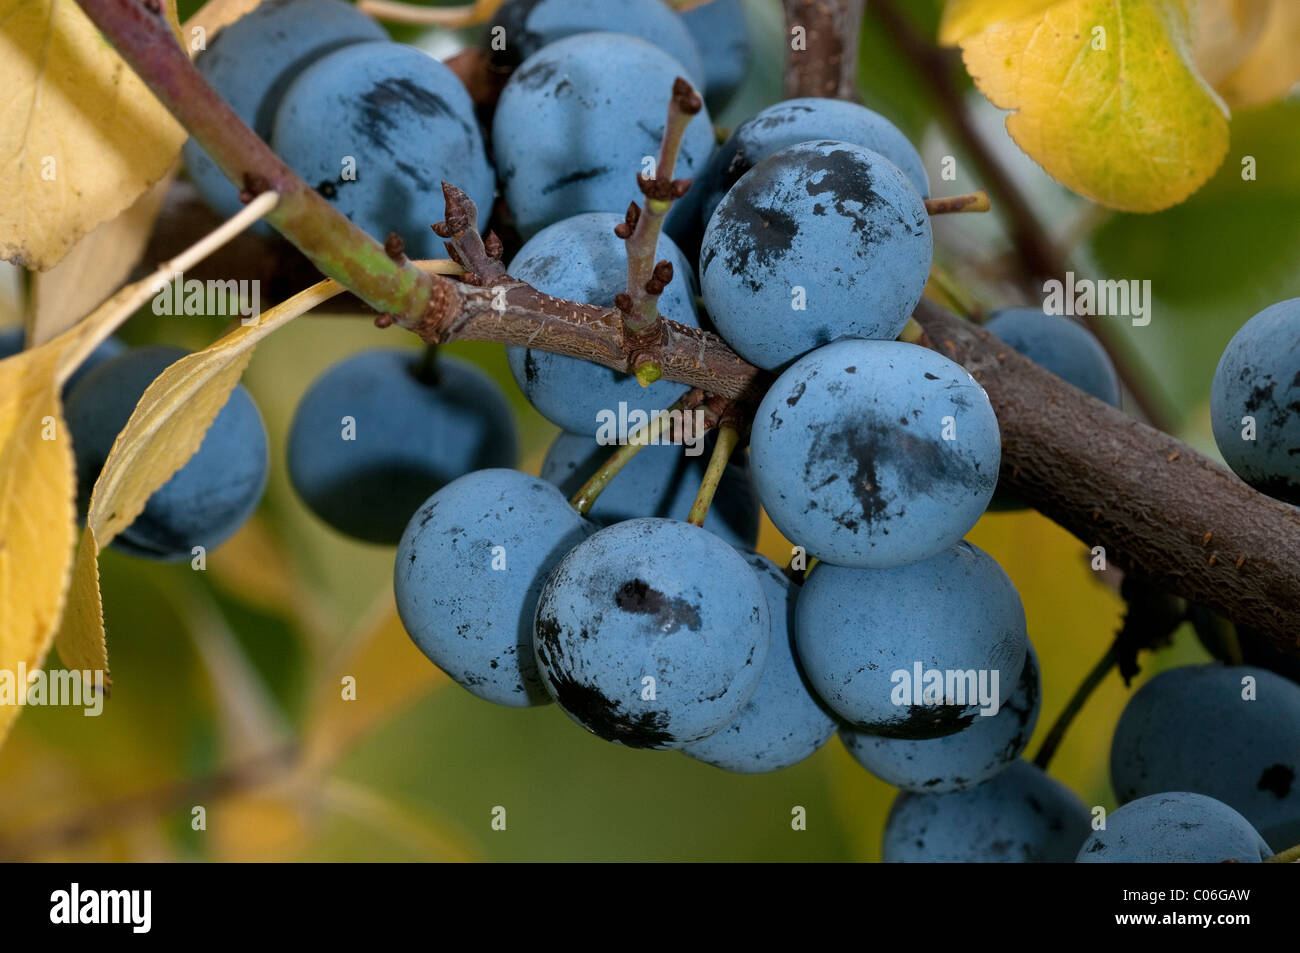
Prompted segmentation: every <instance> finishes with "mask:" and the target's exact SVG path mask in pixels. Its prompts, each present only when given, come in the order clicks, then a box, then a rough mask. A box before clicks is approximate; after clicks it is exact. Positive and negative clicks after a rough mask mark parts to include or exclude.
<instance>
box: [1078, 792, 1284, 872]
mask: <svg viewBox="0 0 1300 953" xmlns="http://www.w3.org/2000/svg"><path fill="white" fill-rule="evenodd" d="M1272 856H1273V851H1271V850H1269V846H1268V844H1266V843H1264V838H1262V837H1260V836H1259V832H1258V831H1256V830H1255V828H1253V827H1251V826H1250V821H1248V820H1246V819H1245V818H1244V817H1242V816H1241V815H1240V814H1238V813H1237V812H1236V811H1234V810H1233V809H1232V808H1230V807H1228V805H1226V804H1224V803H1223V802H1222V801H1216V800H1215V799H1214V798H1212V797H1206V796H1205V795H1203V794H1191V793H1188V792H1186V791H1169V792H1165V793H1162V794H1151V795H1148V796H1147V797H1144V798H1139V799H1138V800H1136V801H1130V802H1129V803H1128V804H1125V805H1124V806H1123V807H1121V808H1119V809H1118V810H1115V811H1112V812H1111V813H1110V816H1109V817H1107V818H1106V829H1105V830H1100V831H1093V832H1092V834H1091V835H1090V836H1089V837H1088V840H1087V842H1086V843H1085V844H1084V845H1083V846H1082V847H1081V848H1079V854H1078V857H1077V861H1078V862H1079V863H1081V864H1221V863H1238V864H1258V863H1261V862H1262V861H1264V860H1266V859H1267V858H1269V857H1272Z"/></svg>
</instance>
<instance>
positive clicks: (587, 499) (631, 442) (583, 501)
mask: <svg viewBox="0 0 1300 953" xmlns="http://www.w3.org/2000/svg"><path fill="white" fill-rule="evenodd" d="M688 393H689V391H688ZM683 403H684V400H683V399H682V398H679V399H678V400H677V401H676V402H675V403H674V404H673V405H672V406H671V407H669V408H668V409H667V410H665V411H663V412H662V413H660V414H659V415H658V416H656V417H655V418H654V419H653V420H651V421H650V422H649V423H648V424H646V425H645V426H643V427H638V428H637V429H636V430H634V431H633V432H632V433H630V434H629V435H628V438H627V443H625V444H622V445H620V446H619V448H618V449H617V450H615V451H614V453H613V454H612V455H611V456H610V458H609V459H608V460H606V461H605V462H604V463H603V464H601V466H600V469H598V470H597V471H596V472H595V473H593V474H592V475H591V478H590V479H589V480H587V482H586V483H584V484H583V485H582V488H581V489H580V490H578V492H577V493H575V494H573V498H572V499H571V500H569V503H570V504H572V506H573V508H574V509H575V510H577V511H578V512H579V513H581V514H582V515H583V516H586V515H587V513H589V512H590V511H591V507H592V506H593V505H594V504H595V502H596V498H597V497H599V496H600V494H601V493H602V492H604V490H605V487H607V486H609V483H610V481H611V480H613V479H614V477H616V476H618V472H619V471H620V470H622V469H623V467H625V466H627V464H628V461H630V460H631V459H632V458H633V457H635V456H636V455H637V454H638V453H640V452H641V448H642V447H646V446H649V445H650V444H652V443H654V442H655V441H656V440H657V439H659V434H660V433H661V432H662V431H663V426H664V422H665V421H667V420H670V419H671V417H670V415H671V413H672V412H673V411H674V410H680V409H681V407H682V405H683Z"/></svg>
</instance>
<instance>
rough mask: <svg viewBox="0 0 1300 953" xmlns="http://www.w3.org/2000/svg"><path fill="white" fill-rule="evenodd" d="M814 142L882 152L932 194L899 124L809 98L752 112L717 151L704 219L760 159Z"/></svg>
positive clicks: (708, 175)
mask: <svg viewBox="0 0 1300 953" xmlns="http://www.w3.org/2000/svg"><path fill="white" fill-rule="evenodd" d="M708 6H709V7H712V6H719V4H709V5H708ZM704 9H708V7H704V8H701V10H704ZM692 12H694V11H692ZM687 16H688V19H689V16H690V14H687ZM814 140H815V141H823V140H834V141H836V142H848V143H852V144H853V145H855V146H862V147H863V148H864V149H871V150H872V151H873V152H878V153H880V154H881V155H882V156H884V157H885V158H886V159H888V160H889V161H890V162H892V163H893V164H894V165H896V166H898V168H899V170H900V171H901V172H902V173H903V174H904V175H905V176H907V179H908V181H909V182H911V183H912V187H913V188H915V189H916V191H917V192H919V193H920V195H921V198H923V199H924V198H929V197H930V180H929V179H928V178H927V177H926V174H925V165H924V164H923V163H922V162H921V155H920V153H918V152H917V151H916V148H915V147H914V146H913V145H912V143H910V142H909V141H908V140H907V137H906V136H904V135H903V134H902V132H900V131H899V129H898V127H897V126H895V125H894V124H893V123H892V122H890V121H889V120H888V119H886V118H885V117H884V116H882V115H880V113H877V112H873V111H872V110H870V109H868V108H867V107H866V106H860V105H858V104H857V103H850V102H847V101H845V100H842V99H823V98H821V97H817V96H807V97H801V98H798V99H787V100H784V101H783V102H779V103H776V104H775V105H772V106H768V107H767V108H766V109H764V110H761V111H759V112H757V113H755V114H754V115H753V116H750V117H749V118H748V119H746V120H745V121H744V122H742V123H741V124H740V125H739V126H737V127H736V131H735V132H733V133H732V134H731V136H730V137H729V138H728V139H727V141H726V142H725V143H723V144H722V145H721V146H719V147H718V149H717V151H716V152H714V153H713V156H712V158H710V159H709V164H708V167H707V168H706V169H705V171H704V172H703V174H702V175H701V176H700V181H699V183H698V186H697V187H698V188H699V190H700V193H701V198H700V204H701V211H702V212H703V215H704V223H705V224H708V220H709V219H710V218H711V217H712V216H713V212H714V210H715V209H716V208H717V207H718V203H719V202H721V201H722V197H723V196H724V195H726V194H727V192H728V191H730V190H731V188H732V186H734V185H735V184H736V183H737V182H739V181H740V178H741V176H743V175H744V174H745V173H746V172H748V171H749V170H750V169H752V168H754V166H756V165H758V163H759V162H761V161H763V160H764V159H766V158H767V157H768V156H770V155H772V153H774V152H777V151H779V150H781V149H784V148H786V147H787V146H793V145H795V144H796V143H800V142H810V141H814Z"/></svg>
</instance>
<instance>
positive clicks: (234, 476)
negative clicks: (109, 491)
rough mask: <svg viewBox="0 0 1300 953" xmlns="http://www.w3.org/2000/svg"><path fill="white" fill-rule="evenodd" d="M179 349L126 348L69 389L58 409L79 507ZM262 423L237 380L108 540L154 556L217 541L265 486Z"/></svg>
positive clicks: (168, 556)
mask: <svg viewBox="0 0 1300 953" xmlns="http://www.w3.org/2000/svg"><path fill="white" fill-rule="evenodd" d="M185 355H186V352H185V351H182V350H180V349H178V348H172V347H163V346H158V345H154V346H150V347H142V348H135V349H132V350H128V351H126V352H124V353H123V354H121V355H119V356H118V357H115V358H112V359H111V360H109V361H106V362H104V363H103V364H101V365H99V366H98V367H96V368H95V369H94V370H92V371H90V372H89V373H87V374H86V376H85V377H84V378H82V379H81V381H80V382H79V383H78V384H77V386H76V387H75V388H73V389H72V391H71V392H70V393H69V394H68V399H67V405H66V407H65V413H66V416H67V421H68V429H69V431H70V432H71V434H72V448H73V451H74V452H75V454H76V458H77V489H78V495H79V498H80V506H81V511H82V512H83V513H84V512H85V510H86V507H87V505H88V504H89V501H90V493H91V489H92V488H93V487H94V483H95V480H96V478H97V477H98V476H99V472H100V470H101V469H102V468H103V466H104V461H105V460H106V459H107V458H108V453H109V450H111V449H112V446H113V441H114V440H116V439H117V435H118V433H119V432H120V431H121V430H122V428H123V427H124V426H125V425H126V422H127V420H128V419H129V418H130V416H131V412H132V411H133V410H134V409H135V405H136V403H137V402H138V401H139V399H140V397H141V396H142V395H143V394H144V392H145V390H146V389H147V388H148V386H149V385H150V384H151V383H152V382H153V380H154V379H155V378H156V377H157V376H158V375H159V374H161V373H162V372H163V371H164V370H165V369H166V368H167V367H168V366H170V365H171V364H174V363H175V362H176V361H178V360H180V359H181V358H182V357H184V356H185ZM267 468H268V457H267V441H266V428H265V427H264V426H263V424H262V415H261V413H260V412H259V411H258V409H257V405H256V404H254V403H253V399H252V397H250V396H249V394H248V391H247V390H245V389H244V387H243V385H242V384H241V385H239V386H237V387H236V388H235V389H234V391H233V392H232V393H231V395H230V399H229V400H228V401H227V402H226V405H225V406H224V407H222V408H221V412H220V413H218V414H217V417H216V420H214V421H213V423H212V426H211V427H209V428H208V431H207V433H206V434H205V435H204V437H203V443H202V444H201V445H200V447H199V450H198V452H197V453H196V454H194V456H192V457H191V458H190V459H189V462H187V463H186V464H185V466H183V467H181V469H180V470H178V471H177V472H176V474H175V475H174V476H172V478H171V479H170V480H168V481H167V482H166V483H164V484H163V485H162V486H161V487H159V488H158V489H157V490H156V491H154V494H153V496H151V497H149V501H148V503H146V504H145V508H144V512H143V513H141V514H140V515H139V516H138V517H137V518H136V520H135V522H133V523H132V524H131V525H130V526H128V527H127V528H126V529H124V530H123V531H122V532H121V533H120V534H119V535H118V536H117V537H116V538H115V539H114V540H113V543H112V545H113V547H114V548H116V549H119V550H122V551H124V552H128V553H131V554H133V555H137V556H147V557H150V558H153V559H161V560H173V559H187V558H189V557H190V556H191V554H192V552H193V548H194V547H195V546H202V547H203V548H204V549H205V550H207V551H208V552H211V551H212V550H214V549H216V548H217V547H218V546H220V545H221V544H222V543H223V542H225V541H226V540H227V539H228V538H229V537H230V536H232V535H233V534H234V533H235V531H236V530H238V529H239V528H240V527H241V526H243V525H244V522H245V521H246V520H247V519H248V518H249V517H250V516H251V515H252V513H253V510H254V509H256V507H257V504H258V501H259V500H261V498H262V491H263V490H264V489H265V488H266V476H267Z"/></svg>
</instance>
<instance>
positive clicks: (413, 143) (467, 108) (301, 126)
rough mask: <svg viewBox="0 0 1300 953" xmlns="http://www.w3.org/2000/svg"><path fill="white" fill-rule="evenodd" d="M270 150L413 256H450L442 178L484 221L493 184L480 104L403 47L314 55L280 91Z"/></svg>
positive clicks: (447, 74) (440, 69)
mask: <svg viewBox="0 0 1300 953" xmlns="http://www.w3.org/2000/svg"><path fill="white" fill-rule="evenodd" d="M271 146H272V148H274V149H275V151H276V152H277V153H279V155H280V157H281V158H282V159H284V161H285V162H286V163H288V164H289V166H290V167H291V168H292V169H293V170H294V171H295V172H297V173H298V174H299V175H300V176H302V177H303V178H304V179H306V180H307V182H308V183H309V184H310V185H313V186H315V187H316V190H317V191H318V192H320V193H321V195H323V196H325V198H327V199H329V201H330V202H331V203H333V205H334V206H335V207H337V208H338V210H339V211H340V212H342V213H343V214H344V215H346V216H347V217H348V218H350V219H351V220H352V221H353V222H355V223H356V224H357V225H359V226H360V227H361V228H363V229H365V230H366V231H367V232H369V233H370V234H371V236H373V237H374V238H376V239H377V240H379V241H381V242H382V241H384V239H385V238H386V237H387V236H388V234H389V232H396V233H397V234H398V235H400V236H401V237H402V240H403V241H404V243H405V250H406V254H407V255H408V256H409V257H411V258H440V257H443V256H445V255H446V251H445V249H444V248H443V245H442V239H440V238H439V237H438V236H437V235H435V234H434V232H433V230H432V229H431V228H430V227H429V226H430V225H431V224H432V223H434V222H439V221H442V219H443V213H444V210H445V200H444V197H443V193H442V183H443V182H450V183H451V184H452V185H455V186H457V187H459V188H460V189H462V190H463V191H464V192H465V194H467V195H468V196H469V197H470V198H471V199H473V200H474V203H475V204H476V205H477V206H478V227H479V228H480V229H484V228H486V226H487V220H488V215H489V214H491V212H492V198H493V195H494V192H495V187H496V182H495V176H494V175H493V171H492V166H491V165H490V164H489V163H488V159H487V152H486V151H485V149H484V146H483V137H482V134H481V133H480V132H479V128H478V123H477V121H476V119H475V118H474V104H473V102H472V101H471V100H470V98H469V93H468V92H466V90H465V86H464V84H463V83H461V81H460V79H459V78H458V77H457V76H456V74H455V73H453V72H452V71H451V70H450V69H448V68H447V67H446V66H444V65H443V64H442V63H440V62H438V61H437V60H436V59H434V58H433V57H432V56H430V55H429V54H427V53H425V52H423V51H421V50H418V49H416V48H415V47H413V46H406V45H404V44H401V43H357V44H354V45H352V46H347V47H344V48H343V49H341V50H337V51H335V52H333V53H331V54H329V55H328V56H326V57H323V58H322V59H319V60H317V61H316V62H315V63H314V64H313V65H312V66H311V67H310V68H308V69H307V70H305V71H304V72H303V73H302V75H301V76H299V77H298V78H297V80H295V81H294V83H293V85H292V86H290V87H289V89H288V90H287V91H286V92H285V94H284V99H283V100H282V101H281V103H280V108H279V110H278V111H277V112H276V115H275V129H274V131H273V133H272V135H271Z"/></svg>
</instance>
